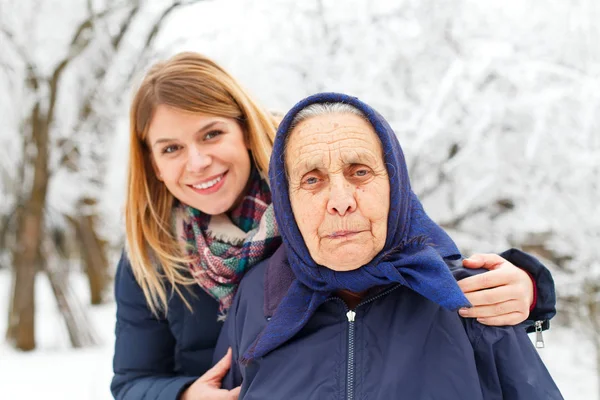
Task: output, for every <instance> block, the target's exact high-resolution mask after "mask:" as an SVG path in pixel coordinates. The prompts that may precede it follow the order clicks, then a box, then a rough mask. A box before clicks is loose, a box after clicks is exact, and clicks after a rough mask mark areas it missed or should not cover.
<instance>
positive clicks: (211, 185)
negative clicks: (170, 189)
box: [192, 176, 223, 189]
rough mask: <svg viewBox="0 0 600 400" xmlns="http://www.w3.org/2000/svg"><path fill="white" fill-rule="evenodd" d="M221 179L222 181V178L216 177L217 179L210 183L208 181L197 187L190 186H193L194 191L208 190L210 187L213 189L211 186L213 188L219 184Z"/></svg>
mask: <svg viewBox="0 0 600 400" xmlns="http://www.w3.org/2000/svg"><path fill="white" fill-rule="evenodd" d="M221 179H223V177H222V176H220V177H218V178H216V179H213V180H212V181H209V182H204V183H201V184H199V185H192V186H193V187H194V188H195V189H208V188H210V187H213V186H215V185H216V184H217V183H219V182H220V181H221Z"/></svg>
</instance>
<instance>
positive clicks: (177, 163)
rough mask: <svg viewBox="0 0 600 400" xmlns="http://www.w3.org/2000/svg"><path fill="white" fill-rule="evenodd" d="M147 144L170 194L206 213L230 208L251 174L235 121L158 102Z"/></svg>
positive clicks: (156, 168)
mask: <svg viewBox="0 0 600 400" xmlns="http://www.w3.org/2000/svg"><path fill="white" fill-rule="evenodd" d="M148 144H149V146H150V149H151V156H152V161H153V166H154V171H155V173H156V175H157V177H158V179H159V180H161V181H162V182H163V183H164V184H165V186H166V187H167V189H168V190H169V192H171V193H172V194H173V196H175V197H176V198H177V199H179V200H180V201H181V202H183V203H185V204H187V205H189V206H191V207H194V208H196V209H198V210H200V211H202V212H203V213H205V214H210V215H216V214H221V213H224V212H226V211H228V210H230V209H231V208H232V207H233V206H234V205H235V204H236V202H237V201H238V200H239V199H240V198H241V196H243V193H244V190H245V188H246V185H247V183H248V179H249V177H250V166H251V162H250V155H249V154H248V147H247V145H246V143H245V140H244V132H243V130H242V128H241V126H240V125H239V124H238V122H237V121H236V120H235V119H231V118H224V117H215V116H210V115H202V114H193V113H187V112H183V111H181V110H177V109H175V108H172V107H168V106H164V105H160V106H158V107H157V109H156V112H155V113H154V116H153V118H152V121H151V123H150V127H149V131H148Z"/></svg>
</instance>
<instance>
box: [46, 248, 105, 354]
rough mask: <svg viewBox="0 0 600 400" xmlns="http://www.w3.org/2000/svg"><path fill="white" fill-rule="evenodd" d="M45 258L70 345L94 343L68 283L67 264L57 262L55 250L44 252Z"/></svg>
mask: <svg viewBox="0 0 600 400" xmlns="http://www.w3.org/2000/svg"><path fill="white" fill-rule="evenodd" d="M45 259H46V262H45V271H46V273H47V275H48V280H49V281H50V287H51V288H52V292H53V293H54V297H55V298H56V302H57V304H58V309H59V310H60V314H61V315H62V317H63V318H64V320H65V325H66V326H67V331H68V333H69V340H70V342H71V346H73V347H74V348H81V347H87V346H93V345H95V344H96V343H97V342H98V341H97V339H96V336H95V335H94V332H93V330H92V329H91V328H90V327H91V324H90V322H89V320H88V318H87V316H86V313H85V310H84V308H83V306H82V305H81V303H80V302H79V301H78V299H77V296H76V295H75V294H74V293H73V291H72V290H71V286H70V285H69V268H68V266H67V265H60V264H59V262H61V261H62V260H61V259H60V258H58V257H57V254H56V253H55V252H46V257H45ZM59 260H61V261H59Z"/></svg>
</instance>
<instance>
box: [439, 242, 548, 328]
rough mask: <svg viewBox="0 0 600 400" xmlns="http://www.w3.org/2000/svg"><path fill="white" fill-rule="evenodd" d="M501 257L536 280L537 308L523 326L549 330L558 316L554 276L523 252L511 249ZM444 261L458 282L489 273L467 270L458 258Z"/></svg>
mask: <svg viewBox="0 0 600 400" xmlns="http://www.w3.org/2000/svg"><path fill="white" fill-rule="evenodd" d="M499 255H500V257H502V258H504V259H506V260H507V261H509V262H511V263H512V264H514V265H515V266H517V267H519V268H521V269H522V270H524V271H525V272H527V273H529V275H530V276H531V277H533V280H534V284H535V288H536V294H537V298H536V302H535V306H534V308H533V309H532V310H531V312H530V313H529V317H528V318H527V320H526V321H525V322H524V323H523V324H521V325H524V326H525V327H526V328H527V329H526V330H527V332H535V330H536V327H535V325H536V323H537V324H539V328H541V330H546V329H548V328H549V327H550V319H552V317H554V315H555V314H556V292H555V288H554V279H553V278H552V274H551V273H550V271H549V270H548V268H546V267H545V266H544V264H542V263H541V262H540V261H539V260H538V259H536V258H535V257H533V256H531V255H529V254H527V253H524V252H522V251H521V250H517V249H509V250H506V251H504V252H502V253H500V254H499ZM444 261H446V264H447V265H448V268H449V269H450V271H451V272H452V275H453V276H454V279H456V280H457V281H459V280H461V279H464V278H467V277H469V276H473V275H478V274H481V273H484V272H486V271H487V269H485V268H477V269H470V268H465V267H463V266H462V259H458V258H450V257H447V258H445V259H444Z"/></svg>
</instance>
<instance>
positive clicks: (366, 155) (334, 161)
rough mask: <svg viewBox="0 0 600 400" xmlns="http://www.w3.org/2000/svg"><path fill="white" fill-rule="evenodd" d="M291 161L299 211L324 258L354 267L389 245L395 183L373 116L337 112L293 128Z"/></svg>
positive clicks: (303, 228)
mask: <svg viewBox="0 0 600 400" xmlns="http://www.w3.org/2000/svg"><path fill="white" fill-rule="evenodd" d="M285 164H286V171H287V173H288V175H289V189H290V202H291V205H292V210H293V212H294V217H295V219H296V223H297V224H298V228H299V229H300V233H301V234H302V237H303V238H304V241H305V243H306V246H307V248H308V250H309V252H310V255H311V256H312V258H313V259H314V260H315V261H316V262H317V263H318V264H320V265H323V266H325V267H327V268H330V269H333V270H335V271H350V270H354V269H357V268H360V267H361V266H363V265H365V264H367V263H368V262H369V261H371V260H372V259H373V258H374V257H375V256H376V255H377V253H379V252H380V251H381V250H382V249H383V246H384V245H385V239H386V234H387V217H388V211H389V205H390V184H389V179H388V174H387V170H386V168H385V164H384V161H383V154H382V149H381V144H380V142H379V138H378V137H377V135H376V134H375V132H374V130H373V128H372V126H371V125H370V124H369V123H368V122H366V121H365V120H364V119H363V118H361V117H359V116H357V115H353V114H334V115H323V116H319V117H313V118H310V119H308V120H306V121H304V122H302V123H300V124H299V125H298V126H297V127H296V128H295V129H294V130H293V131H292V132H291V134H290V137H289V141H288V147H287V149H286V158H285Z"/></svg>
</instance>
